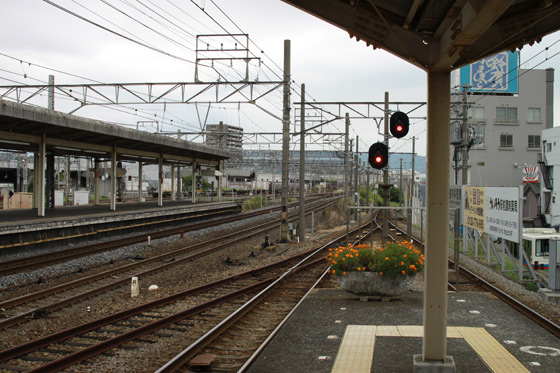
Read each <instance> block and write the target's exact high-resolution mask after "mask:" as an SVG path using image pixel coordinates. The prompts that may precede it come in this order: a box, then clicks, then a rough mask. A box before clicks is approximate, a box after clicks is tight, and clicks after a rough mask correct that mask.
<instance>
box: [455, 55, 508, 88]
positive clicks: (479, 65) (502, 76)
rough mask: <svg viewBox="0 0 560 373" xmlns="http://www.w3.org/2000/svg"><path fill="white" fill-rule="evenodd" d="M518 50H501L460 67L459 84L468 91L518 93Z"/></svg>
mask: <svg viewBox="0 0 560 373" xmlns="http://www.w3.org/2000/svg"><path fill="white" fill-rule="evenodd" d="M518 59H519V52H518V51H515V52H501V53H498V54H496V55H493V56H491V57H487V58H483V59H482V60H480V61H477V62H475V63H473V64H471V65H468V66H463V67H461V69H460V70H461V85H468V86H470V87H469V91H470V92H494V93H518V79H517V77H518V68H517V66H518Z"/></svg>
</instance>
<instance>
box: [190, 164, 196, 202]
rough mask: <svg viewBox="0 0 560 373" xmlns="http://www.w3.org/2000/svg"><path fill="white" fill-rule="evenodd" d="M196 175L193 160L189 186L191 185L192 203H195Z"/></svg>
mask: <svg viewBox="0 0 560 373" xmlns="http://www.w3.org/2000/svg"><path fill="white" fill-rule="evenodd" d="M196 176H197V172H196V161H194V162H193V163H192V181H191V187H192V196H191V202H192V203H196Z"/></svg>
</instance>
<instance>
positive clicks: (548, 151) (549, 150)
mask: <svg viewBox="0 0 560 373" xmlns="http://www.w3.org/2000/svg"><path fill="white" fill-rule="evenodd" d="M551 151H552V144H551V143H549V142H547V143H546V152H547V153H550V152H551Z"/></svg>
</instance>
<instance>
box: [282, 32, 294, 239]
mask: <svg viewBox="0 0 560 373" xmlns="http://www.w3.org/2000/svg"><path fill="white" fill-rule="evenodd" d="M290 74H291V72H290V40H284V91H283V101H284V102H283V115H282V203H281V205H282V212H281V223H280V242H288V182H289V172H288V167H289V160H290V153H289V151H290V79H291V77H290Z"/></svg>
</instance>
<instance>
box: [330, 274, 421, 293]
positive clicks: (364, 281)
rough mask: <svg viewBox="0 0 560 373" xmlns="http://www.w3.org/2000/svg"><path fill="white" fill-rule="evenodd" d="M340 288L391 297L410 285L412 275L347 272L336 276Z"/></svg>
mask: <svg viewBox="0 0 560 373" xmlns="http://www.w3.org/2000/svg"><path fill="white" fill-rule="evenodd" d="M338 282H339V284H340V287H341V288H342V290H344V291H347V292H349V293H351V294H355V295H359V296H374V295H376V296H383V297H393V296H397V295H400V294H402V293H404V292H406V291H408V290H410V288H411V287H412V283H413V282H414V276H403V275H393V276H381V275H380V274H379V273H376V272H349V273H348V274H347V275H346V276H340V277H338Z"/></svg>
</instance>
